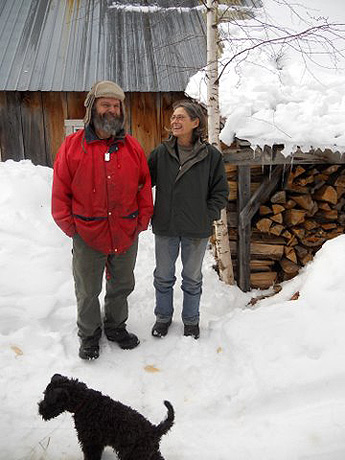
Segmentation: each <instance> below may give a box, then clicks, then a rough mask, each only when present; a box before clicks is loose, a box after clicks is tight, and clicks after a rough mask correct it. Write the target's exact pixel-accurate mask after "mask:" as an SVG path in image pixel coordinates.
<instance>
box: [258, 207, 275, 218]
mask: <svg viewBox="0 0 345 460" xmlns="http://www.w3.org/2000/svg"><path fill="white" fill-rule="evenodd" d="M259 214H260V216H268V215H269V214H272V209H271V208H270V207H269V206H264V205H262V206H260V208H259Z"/></svg>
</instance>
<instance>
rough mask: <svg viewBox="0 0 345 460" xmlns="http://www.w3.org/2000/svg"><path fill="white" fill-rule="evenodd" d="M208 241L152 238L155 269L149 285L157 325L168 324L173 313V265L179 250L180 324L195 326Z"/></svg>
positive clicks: (173, 237)
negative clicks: (180, 278)
mask: <svg viewBox="0 0 345 460" xmlns="http://www.w3.org/2000/svg"><path fill="white" fill-rule="evenodd" d="M207 242H208V238H185V237H179V236H176V237H175V236H159V235H155V249H156V268H155V271H154V274H153V275H154V281H153V285H154V287H155V289H156V307H155V315H156V317H157V320H158V321H162V322H168V321H170V320H171V318H172V316H173V312H174V305H173V296H174V289H173V288H174V284H175V281H176V276H175V263H176V260H177V257H178V255H179V252H180V248H181V261H182V273H181V275H182V284H181V288H182V291H183V306H182V321H183V323H184V324H198V322H199V316H200V313H199V306H200V297H201V292H202V272H201V266H202V261H203V258H204V255H205V251H206V247H207Z"/></svg>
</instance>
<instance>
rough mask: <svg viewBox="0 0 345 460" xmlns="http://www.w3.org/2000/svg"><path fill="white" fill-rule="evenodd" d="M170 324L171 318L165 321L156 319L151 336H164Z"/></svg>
mask: <svg viewBox="0 0 345 460" xmlns="http://www.w3.org/2000/svg"><path fill="white" fill-rule="evenodd" d="M170 324H171V319H170V320H169V321H166V322H163V321H156V322H155V324H154V325H153V328H152V331H151V332H152V335H153V337H165V336H166V335H167V333H168V330H169V327H170Z"/></svg>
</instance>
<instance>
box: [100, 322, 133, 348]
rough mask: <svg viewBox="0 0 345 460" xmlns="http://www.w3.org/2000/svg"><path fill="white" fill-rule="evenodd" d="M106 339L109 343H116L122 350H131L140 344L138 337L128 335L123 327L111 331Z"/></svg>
mask: <svg viewBox="0 0 345 460" xmlns="http://www.w3.org/2000/svg"><path fill="white" fill-rule="evenodd" d="M107 338H108V340H110V342H116V343H117V344H118V345H119V347H120V348H122V349H123V350H132V348H135V347H137V346H138V345H139V343H140V340H139V339H138V337H137V336H136V335H135V334H131V333H129V332H128V331H127V329H126V328H125V327H123V328H120V329H114V330H112V331H111V332H110V333H109V334H107Z"/></svg>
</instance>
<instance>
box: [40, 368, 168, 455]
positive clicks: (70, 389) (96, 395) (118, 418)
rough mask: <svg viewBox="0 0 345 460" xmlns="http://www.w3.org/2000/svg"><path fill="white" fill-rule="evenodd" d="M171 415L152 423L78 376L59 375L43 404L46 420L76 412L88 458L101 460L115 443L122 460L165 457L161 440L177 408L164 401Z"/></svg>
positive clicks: (46, 394)
mask: <svg viewBox="0 0 345 460" xmlns="http://www.w3.org/2000/svg"><path fill="white" fill-rule="evenodd" d="M164 404H165V406H166V407H167V409H168V416H167V418H166V419H165V420H164V421H163V422H161V423H160V424H159V425H152V423H150V422H149V421H148V420H147V419H146V418H145V417H144V416H143V415H141V414H139V412H137V411H135V410H134V409H132V408H131V407H128V406H125V405H124V404H122V403H120V402H118V401H114V400H112V399H111V398H110V397H109V396H104V395H102V393H100V392H99V391H95V390H92V389H89V388H88V387H87V386H86V385H85V383H82V382H79V381H78V380H77V379H69V378H67V377H64V376H62V375H59V374H55V375H54V376H53V377H52V379H51V381H50V383H49V385H48V386H47V388H46V390H45V391H44V399H43V400H42V401H41V402H40V403H39V413H40V415H41V416H42V418H43V419H44V420H50V419H52V418H54V417H57V416H58V415H60V414H61V413H62V412H64V411H68V412H72V413H73V414H74V415H73V417H74V424H75V428H76V430H77V435H78V439H79V443H80V445H81V448H82V450H83V453H84V460H100V459H101V457H102V452H103V449H104V448H105V446H111V447H112V448H113V449H114V450H115V451H116V453H117V455H118V458H119V460H164V459H163V457H162V455H161V453H160V451H159V443H160V438H161V436H163V434H165V433H167V431H169V430H170V428H171V427H172V425H173V423H174V409H173V407H172V405H171V404H170V403H169V401H164Z"/></svg>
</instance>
